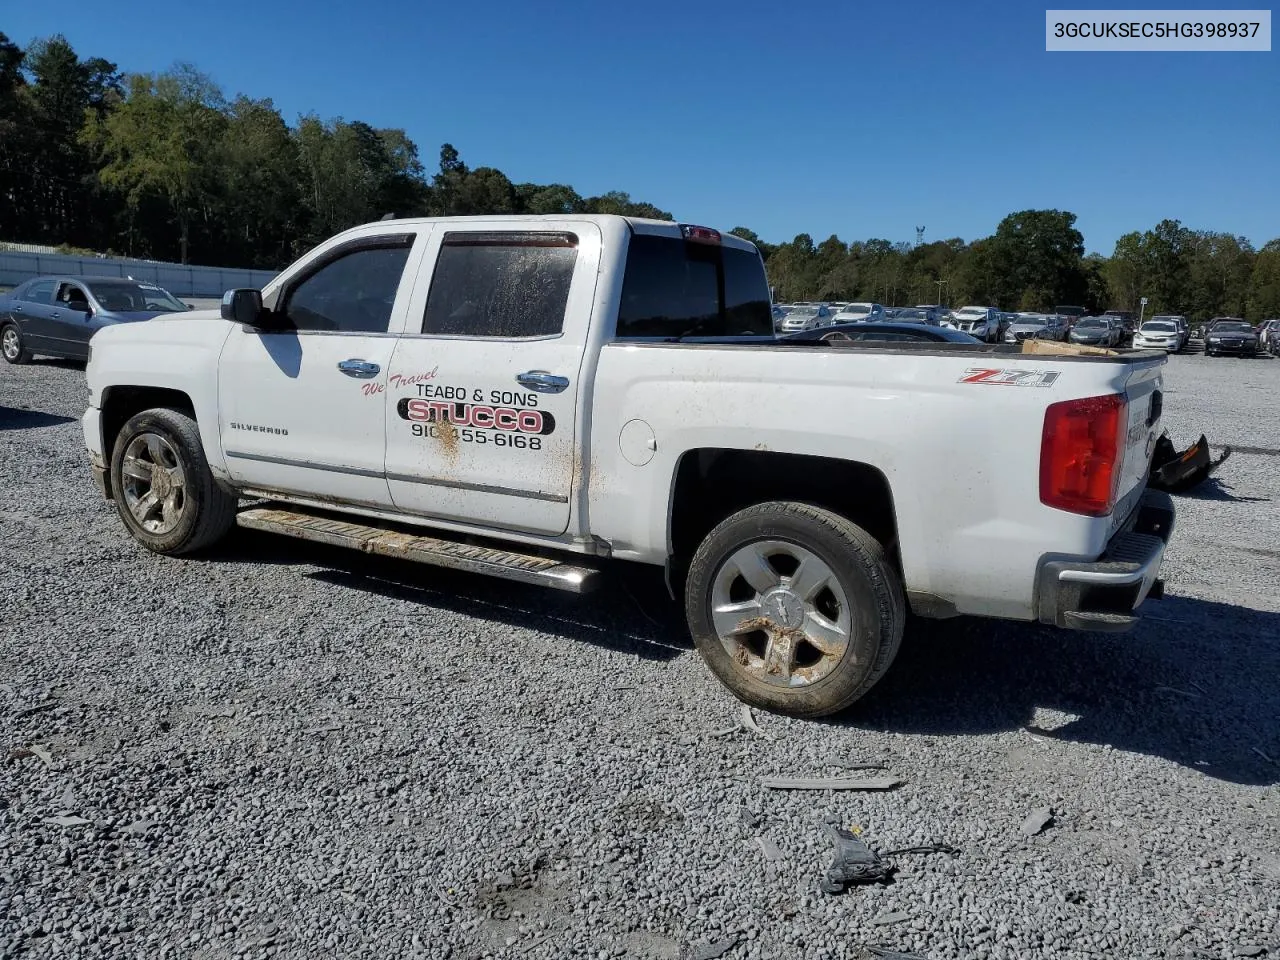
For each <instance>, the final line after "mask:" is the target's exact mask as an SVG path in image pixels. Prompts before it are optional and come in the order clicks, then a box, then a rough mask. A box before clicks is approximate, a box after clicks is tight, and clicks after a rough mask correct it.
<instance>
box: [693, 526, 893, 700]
mask: <svg viewBox="0 0 1280 960" xmlns="http://www.w3.org/2000/svg"><path fill="white" fill-rule="evenodd" d="M685 614H686V616H687V617H688V621H689V630H690V632H691V633H692V634H693V640H694V643H695V644H696V645H697V648H698V652H699V653H700V654H702V658H703V660H705V661H706V663H707V666H708V667H710V668H711V671H712V672H713V673H714V674H715V675H716V676H717V677H718V678H719V679H720V681H721V682H722V683H724V685H725V686H727V687H728V688H729V689H730V690H731V691H732V692H733V693H734V695H735V696H737V697H738V698H739V699H740V700H743V701H745V702H746V703H749V704H751V705H752V706H756V707H761V708H763V709H766V710H772V711H775V712H777V713H785V714H790V715H792V716H797V717H817V716H822V715H824V714H829V713H835V712H837V711H839V710H842V709H844V708H845V707H847V706H849V704H851V703H853V702H854V701H855V700H857V699H858V698H859V697H861V696H862V695H863V694H865V693H866V692H867V691H868V690H870V689H871V687H872V686H873V685H874V684H875V683H876V682H877V681H878V680H879V679H880V678H881V677H882V676H884V673H885V671H886V670H888V669H889V664H890V663H892V662H893V658H894V656H895V655H896V654H897V652H898V647H899V646H900V644H901V642H902V631H903V625H904V621H905V618H906V608H905V603H904V600H903V596H902V584H901V582H900V580H899V578H898V575H897V573H896V571H895V570H894V569H893V567H892V566H891V565H890V563H889V561H888V559H887V558H886V556H885V552H884V548H883V547H882V546H881V545H880V544H879V543H878V542H877V541H876V540H875V538H873V537H872V536H871V535H870V534H868V533H867V532H866V531H865V530H863V529H862V528H861V527H859V526H857V525H856V524H854V523H852V522H851V521H849V520H848V519H846V518H844V517H842V516H840V515H839V514H835V513H832V512H831V511H829V510H824V509H822V508H820V507H815V506H812V505H810V504H806V503H794V502H780V501H775V502H770V503H761V504H757V505H755V506H752V507H748V508H747V509H745V510H741V511H739V512H738V513H735V514H733V515H732V516H730V517H729V518H728V519H726V520H725V521H724V522H722V523H721V524H720V525H719V526H717V527H716V528H715V529H714V530H712V531H711V532H710V533H709V534H708V535H707V537H706V539H705V540H703V541H702V543H701V545H700V546H699V547H698V549H697V551H696V552H695V553H694V556H693V562H692V564H691V565H690V568H689V576H688V579H687V580H686V583H685Z"/></svg>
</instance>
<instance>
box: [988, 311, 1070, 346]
mask: <svg viewBox="0 0 1280 960" xmlns="http://www.w3.org/2000/svg"><path fill="white" fill-rule="evenodd" d="M1013 317H1014V319H1013V322H1012V323H1011V324H1009V327H1008V329H1006V330H1005V332H1004V336H1003V337H1002V338H1001V339H1002V340H1004V342H1005V343H1021V342H1022V341H1023V340H1063V339H1065V338H1066V336H1067V326H1066V322H1065V321H1064V320H1063V318H1062V317H1058V316H1050V315H1048V314H1043V313H1015V314H1014V315H1013Z"/></svg>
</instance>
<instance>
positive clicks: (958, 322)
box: [950, 307, 1000, 343]
mask: <svg viewBox="0 0 1280 960" xmlns="http://www.w3.org/2000/svg"><path fill="white" fill-rule="evenodd" d="M950 324H951V326H953V327H954V328H955V329H957V330H963V331H964V332H965V333H968V334H972V335H973V336H975V337H977V338H978V339H979V340H985V341H986V342H987V343H996V342H997V341H998V340H999V339H1000V311H999V310H997V309H996V308H995V307H961V308H960V309H959V310H956V311H954V312H952V314H951V321H950Z"/></svg>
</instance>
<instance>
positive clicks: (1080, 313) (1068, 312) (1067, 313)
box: [1053, 306, 1089, 333]
mask: <svg viewBox="0 0 1280 960" xmlns="http://www.w3.org/2000/svg"><path fill="white" fill-rule="evenodd" d="M1053 312H1054V313H1056V314H1057V315H1058V316H1060V317H1066V318H1067V332H1068V333H1070V332H1071V328H1072V327H1074V326H1075V325H1076V321H1077V320H1079V319H1080V318H1081V317H1087V316H1088V315H1089V311H1088V310H1087V309H1085V308H1084V307H1073V306H1062V307H1054V308H1053Z"/></svg>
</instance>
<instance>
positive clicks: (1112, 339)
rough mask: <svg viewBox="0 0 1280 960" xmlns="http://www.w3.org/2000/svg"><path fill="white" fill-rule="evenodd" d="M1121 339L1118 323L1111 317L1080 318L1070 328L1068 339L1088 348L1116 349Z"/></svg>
mask: <svg viewBox="0 0 1280 960" xmlns="http://www.w3.org/2000/svg"><path fill="white" fill-rule="evenodd" d="M1122 337H1123V333H1122V330H1121V326H1120V322H1119V321H1118V320H1112V318H1111V317H1081V318H1080V319H1079V320H1077V321H1076V324H1075V326H1073V327H1072V328H1071V333H1070V334H1069V336H1068V339H1069V340H1070V341H1071V342H1072V343H1082V344H1085V345H1086V346H1090V347H1116V346H1119V345H1120V340H1121V338H1122Z"/></svg>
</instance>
